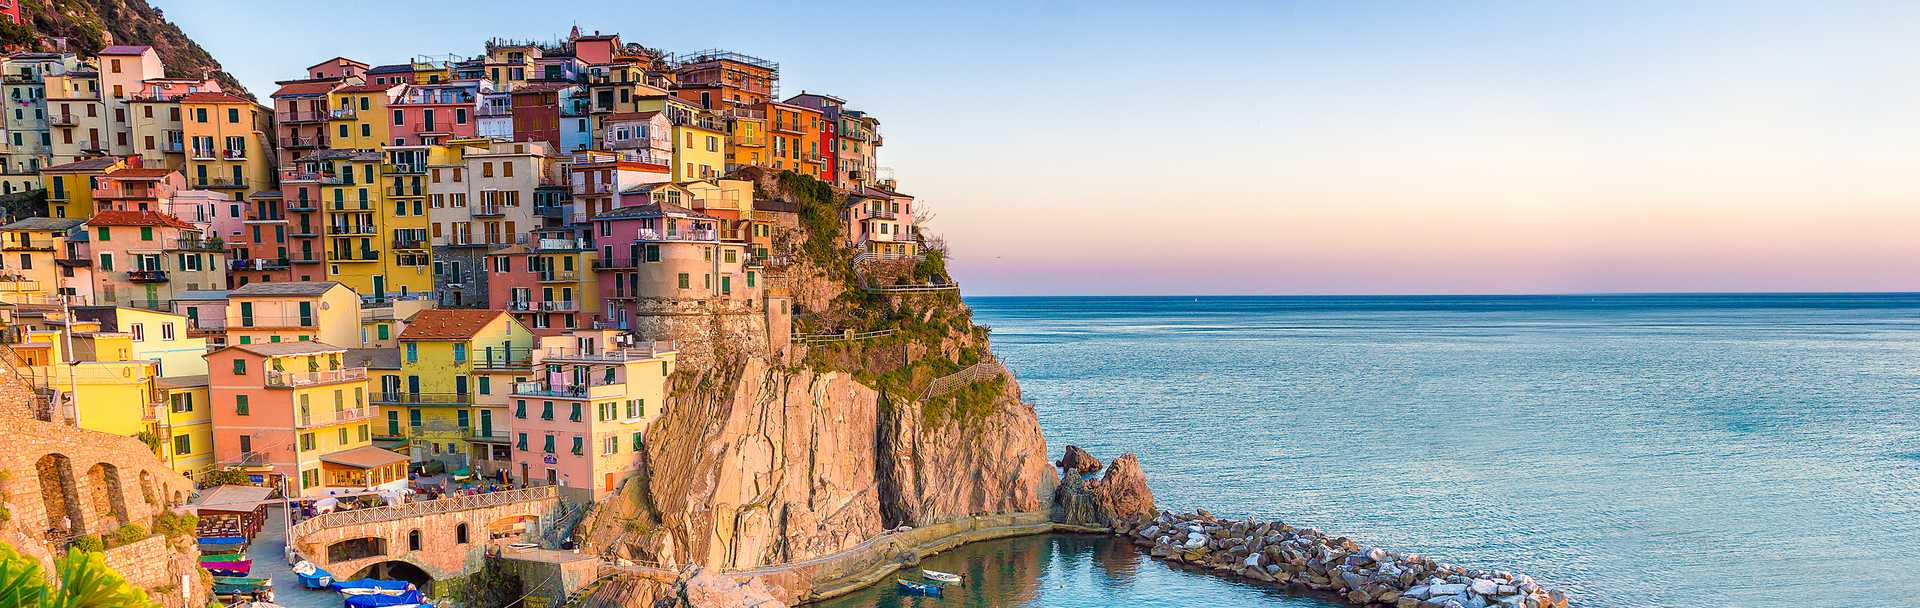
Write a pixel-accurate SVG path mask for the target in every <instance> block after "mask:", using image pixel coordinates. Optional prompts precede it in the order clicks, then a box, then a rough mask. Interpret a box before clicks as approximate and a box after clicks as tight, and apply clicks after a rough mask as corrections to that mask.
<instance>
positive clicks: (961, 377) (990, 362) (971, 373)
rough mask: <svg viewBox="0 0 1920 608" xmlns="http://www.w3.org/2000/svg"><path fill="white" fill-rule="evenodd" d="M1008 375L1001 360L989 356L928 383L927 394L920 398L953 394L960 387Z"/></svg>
mask: <svg viewBox="0 0 1920 608" xmlns="http://www.w3.org/2000/svg"><path fill="white" fill-rule="evenodd" d="M1006 373H1007V366H1005V365H1002V364H1001V363H1000V360H999V359H996V358H994V357H992V356H991V355H989V356H988V357H987V358H986V360H983V361H981V362H979V363H975V364H973V365H969V366H967V368H966V369H963V370H960V371H957V372H954V373H951V374H947V375H945V376H941V377H938V378H934V379H933V381H932V382H928V383H927V392H926V393H925V394H922V395H921V396H920V400H921V401H926V400H928V399H932V398H934V397H939V396H942V395H946V394H947V393H951V392H953V391H955V390H957V389H959V388H960V387H963V386H966V385H969V384H973V383H975V382H979V381H982V380H987V379H991V378H997V377H1000V376H1001V375H1004V374H1006Z"/></svg>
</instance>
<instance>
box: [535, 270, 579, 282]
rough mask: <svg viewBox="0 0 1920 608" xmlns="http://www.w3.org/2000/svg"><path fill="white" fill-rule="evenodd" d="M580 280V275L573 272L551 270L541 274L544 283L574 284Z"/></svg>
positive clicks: (541, 280)
mask: <svg viewBox="0 0 1920 608" xmlns="http://www.w3.org/2000/svg"><path fill="white" fill-rule="evenodd" d="M579 280H580V273H578V272H574V271H572V270H549V271H546V272H542V273H540V282H542V283H573V282H576V281H579Z"/></svg>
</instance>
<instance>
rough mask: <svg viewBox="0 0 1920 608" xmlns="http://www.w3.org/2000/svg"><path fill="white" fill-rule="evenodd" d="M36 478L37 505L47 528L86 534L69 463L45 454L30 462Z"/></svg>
mask: <svg viewBox="0 0 1920 608" xmlns="http://www.w3.org/2000/svg"><path fill="white" fill-rule="evenodd" d="M34 470H35V471H36V472H38V473H39V477H40V502H41V504H42V505H44V506H45V508H46V511H47V522H46V524H47V529H48V530H58V531H59V532H60V534H63V535H68V536H73V535H79V534H86V533H87V522H86V511H85V510H83V509H82V508H81V507H80V492H79V486H78V484H76V483H75V482H74V478H73V462H72V461H70V460H68V459H67V457H66V456H65V455H63V454H47V455H46V456H41V457H40V460H39V461H38V462H35V463H34Z"/></svg>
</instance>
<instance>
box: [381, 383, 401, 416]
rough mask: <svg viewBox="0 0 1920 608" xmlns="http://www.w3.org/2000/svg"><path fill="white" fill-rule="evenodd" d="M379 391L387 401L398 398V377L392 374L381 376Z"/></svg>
mask: <svg viewBox="0 0 1920 608" xmlns="http://www.w3.org/2000/svg"><path fill="white" fill-rule="evenodd" d="M380 392H381V393H382V394H383V396H384V397H385V398H386V399H387V400H388V401H392V400H395V399H396V398H398V397H399V396H400V377H399V376H394V375H386V376H381V377H380ZM389 413H391V412H389Z"/></svg>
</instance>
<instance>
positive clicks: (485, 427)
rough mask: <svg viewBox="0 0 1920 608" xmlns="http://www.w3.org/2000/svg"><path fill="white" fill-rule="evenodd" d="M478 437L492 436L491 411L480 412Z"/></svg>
mask: <svg viewBox="0 0 1920 608" xmlns="http://www.w3.org/2000/svg"><path fill="white" fill-rule="evenodd" d="M480 436H481V437H492V436H493V410H480Z"/></svg>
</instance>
